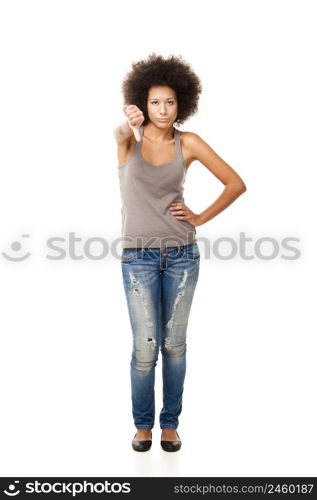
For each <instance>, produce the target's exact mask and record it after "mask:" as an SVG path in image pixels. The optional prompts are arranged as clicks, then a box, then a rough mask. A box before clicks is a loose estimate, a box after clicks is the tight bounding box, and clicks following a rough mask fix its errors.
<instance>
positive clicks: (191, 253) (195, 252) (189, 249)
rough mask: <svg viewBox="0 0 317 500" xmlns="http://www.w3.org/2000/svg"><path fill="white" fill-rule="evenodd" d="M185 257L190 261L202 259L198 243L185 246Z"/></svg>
mask: <svg viewBox="0 0 317 500" xmlns="http://www.w3.org/2000/svg"><path fill="white" fill-rule="evenodd" d="M185 255H186V257H187V258H188V259H194V260H196V259H199V258H200V252H199V246H198V245H197V243H195V242H194V243H190V244H189V245H185Z"/></svg>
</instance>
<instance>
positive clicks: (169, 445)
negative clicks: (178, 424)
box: [161, 431, 182, 451]
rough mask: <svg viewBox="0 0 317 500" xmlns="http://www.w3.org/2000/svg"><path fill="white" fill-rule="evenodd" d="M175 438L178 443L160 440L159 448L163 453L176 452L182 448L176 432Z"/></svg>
mask: <svg viewBox="0 0 317 500" xmlns="http://www.w3.org/2000/svg"><path fill="white" fill-rule="evenodd" d="M176 434H177V437H178V438H179V441H164V440H161V447H162V448H163V450H164V451H178V450H179V449H180V447H181V446H182V442H181V440H180V437H179V435H178V432H177V431H176Z"/></svg>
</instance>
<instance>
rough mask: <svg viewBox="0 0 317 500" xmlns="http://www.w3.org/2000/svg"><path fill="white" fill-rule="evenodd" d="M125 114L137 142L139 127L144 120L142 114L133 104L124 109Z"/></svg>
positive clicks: (139, 138) (139, 137)
mask: <svg viewBox="0 0 317 500" xmlns="http://www.w3.org/2000/svg"><path fill="white" fill-rule="evenodd" d="M125 113H126V116H127V119H128V124H129V127H130V128H131V129H132V131H133V133H134V137H135V138H136V140H137V141H138V142H139V141H140V140H141V136H140V132H139V127H141V125H142V123H143V122H144V120H145V118H144V115H143V112H142V111H141V110H140V109H139V108H138V107H137V106H135V105H134V104H130V105H129V106H127V107H126V108H125Z"/></svg>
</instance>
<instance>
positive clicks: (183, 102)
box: [122, 52, 202, 125]
mask: <svg viewBox="0 0 317 500" xmlns="http://www.w3.org/2000/svg"><path fill="white" fill-rule="evenodd" d="M154 86H168V87H171V88H172V89H173V90H174V91H175V92H176V95H177V100H178V114H177V118H176V123H177V125H180V124H182V123H184V121H185V120H187V118H189V117H190V116H192V115H193V114H195V113H196V112H197V110H198V100H199V94H200V93H201V91H202V84H201V81H200V79H199V78H198V76H197V75H196V73H194V71H193V70H192V68H191V67H190V65H189V64H188V63H187V62H185V61H184V59H183V57H182V56H181V55H180V56H178V57H177V56H175V55H170V56H169V57H168V58H166V59H164V57H163V56H161V55H159V54H155V53H154V52H152V53H151V54H150V55H149V56H148V58H147V59H146V60H140V61H137V62H133V63H132V70H131V71H130V72H129V73H127V75H126V76H125V77H124V80H123V83H122V93H123V97H124V106H123V111H124V110H125V107H126V106H127V105H129V104H135V105H136V106H137V107H138V108H139V109H140V110H141V111H142V112H143V114H144V122H143V125H146V124H147V123H148V122H149V117H148V114H147V97H148V91H149V90H150V88H151V87H154Z"/></svg>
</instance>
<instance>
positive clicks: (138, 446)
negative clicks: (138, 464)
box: [132, 432, 152, 451]
mask: <svg viewBox="0 0 317 500" xmlns="http://www.w3.org/2000/svg"><path fill="white" fill-rule="evenodd" d="M136 435H137V432H136V433H135V435H134V438H135V436H136ZM134 438H133V440H132V448H133V449H134V450H135V451H148V450H149V449H150V448H151V446H152V439H146V440H140V441H138V440H136V439H134Z"/></svg>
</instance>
